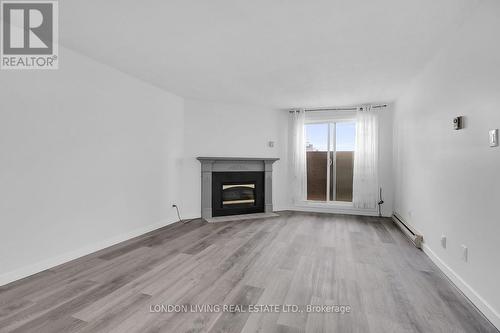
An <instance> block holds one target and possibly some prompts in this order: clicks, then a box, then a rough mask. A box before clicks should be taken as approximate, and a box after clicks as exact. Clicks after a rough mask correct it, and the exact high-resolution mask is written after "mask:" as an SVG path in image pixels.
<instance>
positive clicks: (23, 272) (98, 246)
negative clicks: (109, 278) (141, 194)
mask: <svg viewBox="0 0 500 333" xmlns="http://www.w3.org/2000/svg"><path fill="white" fill-rule="evenodd" d="M175 222H177V221H176V220H174V221H172V220H163V221H161V222H158V223H155V224H152V225H149V226H147V227H144V228H140V229H136V230H133V231H131V232H127V233H124V234H121V235H118V236H115V237H112V238H109V239H106V240H104V241H101V242H98V243H94V244H91V245H88V246H85V247H83V248H80V249H77V250H74V251H71V252H67V253H64V254H61V255H59V256H56V257H53V258H49V259H46V260H43V261H40V262H37V263H35V264H31V265H28V266H24V267H21V268H19V269H16V270H14V271H11V272H7V273H4V274H2V275H0V286H3V285H6V284H8V283H11V282H14V281H16V280H19V279H22V278H25V277H28V276H30V275H33V274H36V273H39V272H42V271H44V270H46V269H49V268H52V267H55V266H59V265H61V264H64V263H66V262H69V261H71V260H74V259H78V258H80V257H83V256H86V255H88V254H91V253H94V252H97V251H99V250H102V249H105V248H107V247H110V246H112V245H115V244H118V243H121V242H123V241H126V240H129V239H131V238H134V237H137V236H141V235H143V234H145V233H148V232H150V231H153V230H156V229H159V228H161V227H164V226H167V225H169V224H172V223H175Z"/></svg>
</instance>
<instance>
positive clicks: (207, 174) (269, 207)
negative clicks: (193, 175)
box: [197, 157, 279, 220]
mask: <svg viewBox="0 0 500 333" xmlns="http://www.w3.org/2000/svg"><path fill="white" fill-rule="evenodd" d="M197 160H198V161H200V163H201V217H202V218H203V219H205V220H210V219H212V173H213V172H255V171H260V172H264V191H265V195H264V212H265V213H272V211H273V200H272V199H273V198H272V195H273V191H272V183H273V181H272V179H273V163H274V162H276V161H278V160H279V158H267V157H264V158H258V157H197Z"/></svg>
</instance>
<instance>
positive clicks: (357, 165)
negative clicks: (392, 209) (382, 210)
mask: <svg viewBox="0 0 500 333" xmlns="http://www.w3.org/2000/svg"><path fill="white" fill-rule="evenodd" d="M378 128H379V127H378V114H377V112H376V111H373V110H372V108H371V106H363V107H360V108H359V109H358V111H357V114H356V144H355V152H354V180H353V193H352V196H353V198H352V203H353V206H354V207H356V208H375V207H376V206H377V192H378V186H379V184H378V131H379V129H378Z"/></svg>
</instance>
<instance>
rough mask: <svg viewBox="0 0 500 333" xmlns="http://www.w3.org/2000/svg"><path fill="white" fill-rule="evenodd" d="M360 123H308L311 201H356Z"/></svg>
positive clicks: (308, 163) (307, 154)
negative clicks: (353, 185) (354, 196)
mask: <svg viewBox="0 0 500 333" xmlns="http://www.w3.org/2000/svg"><path fill="white" fill-rule="evenodd" d="M355 139H356V123H355V122H354V121H336V122H321V123H311V124H307V125H306V147H305V149H306V159H307V160H306V166H307V200H313V201H326V202H329V201H344V202H352V179H353V168H354V142H355Z"/></svg>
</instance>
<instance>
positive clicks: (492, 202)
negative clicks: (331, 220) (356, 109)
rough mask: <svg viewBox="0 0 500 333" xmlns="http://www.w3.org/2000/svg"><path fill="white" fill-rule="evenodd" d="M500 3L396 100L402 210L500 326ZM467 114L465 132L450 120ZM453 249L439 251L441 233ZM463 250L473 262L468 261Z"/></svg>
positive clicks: (398, 205) (490, 4)
mask: <svg viewBox="0 0 500 333" xmlns="http://www.w3.org/2000/svg"><path fill="white" fill-rule="evenodd" d="M499 17H500V2H498V1H493V0H487V1H484V2H483V3H482V5H481V6H480V7H479V8H478V9H477V10H476V11H475V12H474V13H473V15H472V16H471V17H470V19H469V20H468V21H467V22H466V23H465V25H464V26H463V28H462V29H461V30H460V31H458V32H457V34H456V37H455V38H454V39H453V41H452V42H451V43H450V44H449V45H447V46H446V47H445V49H444V50H443V51H442V52H441V53H440V54H439V55H438V56H437V57H436V58H435V59H434V61H433V62H432V63H431V64H430V65H429V66H428V67H427V68H426V70H425V71H424V72H423V74H422V75H421V76H419V77H418V78H417V79H416V81H415V82H414V84H413V85H412V87H410V89H409V90H408V92H407V93H406V94H405V95H404V96H403V97H402V98H401V99H399V100H398V102H397V105H396V111H397V112H396V114H395V120H394V124H395V170H396V173H395V175H396V184H397V186H396V195H395V197H396V202H395V210H396V211H397V212H399V213H400V214H401V215H402V216H403V217H404V218H405V219H407V220H408V221H410V223H411V224H413V225H414V226H415V227H416V229H417V230H419V231H420V232H421V233H422V234H423V236H424V240H425V251H426V252H427V253H428V254H429V255H430V256H431V258H432V259H433V260H435V262H436V263H437V264H438V265H440V267H441V268H442V269H443V270H444V271H445V272H446V273H447V274H448V276H450V278H451V279H452V280H453V281H454V282H455V283H456V284H457V285H458V286H459V287H460V288H461V289H462V291H463V292H464V293H465V294H466V295H467V296H468V297H469V298H470V299H471V300H472V301H473V302H474V303H475V304H476V306H478V307H479V309H481V310H482V311H483V313H485V314H486V315H487V317H488V318H489V319H490V320H491V321H492V322H494V323H495V324H496V326H497V327H500V317H499V311H500V287H499V286H498V282H499V281H500V261H499V260H498V252H499V246H498V244H499V234H500V218H499V208H498V207H499V204H500V192H499V188H500V175H499V172H500V148H499V147H496V148H490V147H489V146H488V130H489V129H491V128H500V43H499V42H498V32H499V31H500V20H499V19H498V18H499ZM459 115H463V116H465V128H464V129H463V130H460V131H454V130H452V119H453V118H454V117H456V116H459ZM443 234H444V235H446V236H447V237H448V246H447V248H446V249H443V248H442V247H441V246H440V237H441V235H443ZM461 244H465V245H466V246H467V247H468V248H469V260H468V262H464V261H462V260H461V250H460V246H461Z"/></svg>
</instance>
